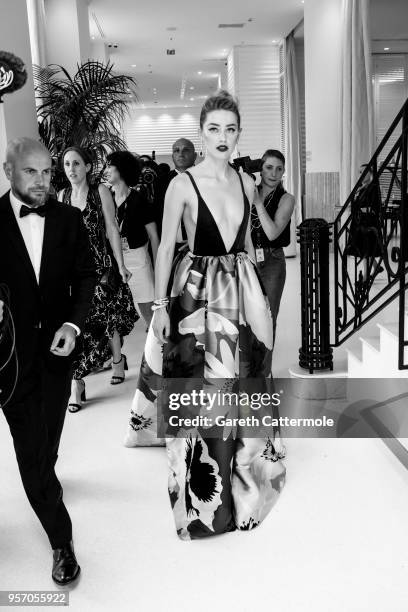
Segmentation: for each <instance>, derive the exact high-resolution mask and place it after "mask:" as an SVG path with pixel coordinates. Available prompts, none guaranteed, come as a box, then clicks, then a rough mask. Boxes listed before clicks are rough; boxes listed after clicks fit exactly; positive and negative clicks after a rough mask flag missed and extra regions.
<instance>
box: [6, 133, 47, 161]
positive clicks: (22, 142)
mask: <svg viewBox="0 0 408 612" xmlns="http://www.w3.org/2000/svg"><path fill="white" fill-rule="evenodd" d="M29 153H40V154H43V155H47V156H48V157H49V158H50V160H51V155H50V153H49V151H48V149H47V147H45V146H44V145H43V144H42V143H41V142H38V140H34V138H27V137H25V136H23V137H21V138H14V139H13V140H10V141H9V142H8V144H7V149H6V164H7V163H9V164H14V163H15V161H16V159H19V158H22V157H23V156H25V155H27V154H29Z"/></svg>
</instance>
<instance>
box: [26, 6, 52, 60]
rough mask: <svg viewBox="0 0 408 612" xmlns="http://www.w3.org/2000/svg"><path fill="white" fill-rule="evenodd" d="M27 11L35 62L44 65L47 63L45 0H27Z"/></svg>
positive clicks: (32, 53) (32, 55) (32, 54)
mask: <svg viewBox="0 0 408 612" xmlns="http://www.w3.org/2000/svg"><path fill="white" fill-rule="evenodd" d="M27 12H28V25H29V30H30V45H31V57H32V60H33V64H37V65H38V66H43V67H44V66H46V65H47V50H46V44H45V41H46V31H45V7H44V0H27Z"/></svg>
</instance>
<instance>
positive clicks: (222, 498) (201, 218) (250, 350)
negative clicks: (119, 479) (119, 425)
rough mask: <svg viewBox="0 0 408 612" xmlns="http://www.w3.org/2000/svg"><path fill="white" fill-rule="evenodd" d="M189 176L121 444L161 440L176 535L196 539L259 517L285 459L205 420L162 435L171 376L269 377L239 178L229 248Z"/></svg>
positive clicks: (267, 323) (212, 379)
mask: <svg viewBox="0 0 408 612" xmlns="http://www.w3.org/2000/svg"><path fill="white" fill-rule="evenodd" d="M186 175H187V176H188V177H189V179H190V180H191V183H192V185H193V187H194V190H195V192H196V195H197V200H198V209H197V225H196V232H195V238H194V246H193V251H192V252H191V251H190V250H187V248H186V251H185V252H181V253H180V254H179V255H178V257H177V258H176V259H175V261H174V263H173V267H172V273H171V275H170V280H169V290H168V295H170V304H169V317H170V335H169V338H168V341H167V342H166V343H165V344H164V345H161V344H160V343H159V341H158V340H157V338H156V337H155V336H154V333H153V330H152V328H151V326H150V328H149V332H148V336H147V340H146V345H145V350H144V354H143V357H142V363H141V368H140V375H139V379H138V384H137V389H136V393H135V396H134V400H133V404H132V408H131V415H130V423H129V428H128V432H127V435H126V438H125V445H126V446H157V445H163V444H164V443H165V444H166V449H167V457H168V466H169V477H168V489H169V495H170V501H171V506H172V509H173V514H174V519H175V523H176V529H177V533H178V535H179V537H180V538H182V539H197V538H202V537H207V536H212V535H215V534H219V533H224V532H227V531H233V530H235V529H241V530H248V529H252V528H253V527H255V526H256V525H258V524H259V523H260V522H261V521H262V520H263V519H264V518H265V516H266V515H267V514H268V512H269V511H270V509H271V508H272V506H273V505H274V503H275V501H276V500H277V498H278V497H279V493H280V491H281V489H282V488H283V485H284V482H285V467H284V465H283V463H282V461H281V459H282V457H283V454H284V453H283V451H282V449H281V448H280V446H279V447H278V446H277V445H276V444H275V441H274V439H273V438H271V437H270V436H268V437H245V438H241V437H237V436H236V435H234V432H233V431H229V430H228V429H225V430H224V432H223V434H222V436H221V437H220V436H218V437H207V436H206V429H205V428H203V429H199V431H198V432H197V431H195V433H194V435H189V434H188V432H187V433H186V434H185V437H164V438H163V437H160V436H158V433H157V432H158V424H159V425H160V418H161V414H162V412H161V410H159V411H158V409H157V407H158V405H160V403H161V402H162V400H163V397H168V393H167V395H165V394H164V395H163V389H166V391H168V388H169V386H170V387H171V385H172V384H173V383H176V384H177V382H179V381H184V382H185V383H186V385H187V386H188V384H189V381H190V380H194V381H205V383H206V384H207V385H208V384H210V385H211V384H212V383H214V384H215V385H216V384H217V383H218V382H219V381H228V380H231V381H232V380H235V381H236V380H239V381H241V382H242V381H243V380H245V379H248V380H249V379H251V380H252V381H253V380H254V379H256V381H257V384H258V382H259V389H261V388H263V385H264V382H265V381H266V380H267V379H270V377H271V359H272V346H273V331H272V329H273V328H272V321H271V314H270V309H269V302H268V299H267V297H266V295H265V292H264V290H263V287H262V284H261V283H260V280H259V275H258V272H257V269H256V266H255V264H254V263H253V262H252V261H251V259H250V257H249V256H248V254H247V253H246V251H245V235H246V231H247V227H248V221H249V213H250V206H249V202H248V199H247V196H246V193H245V190H244V186H243V183H242V179H241V176H240V175H239V174H238V176H239V180H240V184H241V190H242V198H243V204H244V206H243V216H242V221H241V223H240V225H239V227H238V230H237V233H236V238H235V240H234V242H233V244H232V246H231V247H230V249H229V250H228V251H227V249H226V247H225V244H224V240H223V238H222V235H221V233H220V230H219V228H218V226H217V223H216V222H215V219H214V217H213V215H212V213H211V211H210V209H209V207H208V206H207V204H206V202H205V201H204V199H203V198H202V196H201V193H200V191H199V189H198V186H197V184H196V181H195V180H194V178H193V176H192V175H191V174H190V173H189V172H188V171H187V172H186ZM158 414H159V423H158ZM159 429H160V428H159ZM162 435H163V434H162ZM164 436H165V434H164Z"/></svg>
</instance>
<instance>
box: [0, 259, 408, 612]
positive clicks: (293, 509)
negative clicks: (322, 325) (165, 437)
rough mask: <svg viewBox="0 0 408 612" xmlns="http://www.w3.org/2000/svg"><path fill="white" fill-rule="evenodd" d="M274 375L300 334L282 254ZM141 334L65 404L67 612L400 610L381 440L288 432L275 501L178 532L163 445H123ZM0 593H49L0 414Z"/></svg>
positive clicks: (390, 474) (396, 526)
mask: <svg viewBox="0 0 408 612" xmlns="http://www.w3.org/2000/svg"><path fill="white" fill-rule="evenodd" d="M287 263H288V278H287V286H286V289H285V293H284V298H283V303H282V307H281V313H280V316H279V317H280V318H279V321H278V339H277V343H276V345H275V355H274V372H275V375H277V376H283V375H285V373H287V368H288V367H289V366H290V365H293V364H294V363H296V361H297V359H298V348H299V345H300V325H299V321H300V295H299V287H300V285H299V271H298V269H299V260H298V259H297V260H295V259H291V260H288V262H287ZM144 338H145V332H144V329H143V325H142V324H141V322H139V323H138V324H137V326H136V329H135V331H134V332H133V334H132V336H131V337H130V338H129V339H128V340H127V342H126V346H125V352H126V353H127V355H128V359H129V362H130V371H129V373H128V376H127V379H126V382H125V384H123V385H120V386H118V387H112V386H111V385H109V377H110V373H109V372H105V373H100V374H97V375H93V376H90V377H89V378H88V380H87V391H88V395H89V398H90V400H89V402H87V405H86V408H84V409H83V410H82V411H81V412H79V413H78V414H74V415H72V414H68V415H67V419H66V424H65V429H64V434H63V441H62V445H61V452H60V460H59V463H58V473H59V476H60V478H61V481H62V483H63V487H64V493H65V500H66V503H67V506H68V508H69V511H70V513H71V516H72V519H73V523H74V534H75V547H76V551H77V556H78V559H79V561H80V564H81V566H82V577H81V579H80V581H79V583H78V584H77V585H76V587H75V588H74V589H72V590H71V592H70V609H71V610H73V611H75V612H84V611H85V612H88V611H89V612H91V611H93V610H95V611H101V612H103V611H105V610H106V611H112V610H120V611H121V612H122V611H123V612H125V611H127V610H129V611H130V610H140V611H142V612H150V611H153V610H155V611H159V612H162V611H163V612H164V611H165V612H176V611H177V612H179V611H180V612H181V611H186V612H187V611H189V612H190V611H194V612H221V611H222V612H223V611H224V610H234V612H255V611H257V610H272V611H285V612H291V611H295V612H309V611H311V612H312V611H313V612H320V611H321V612H337V611H338V612H363V611H367V612H368V611H370V612H382V611H385V610H391V611H392V612H406V610H407V609H408V589H407V588H406V584H407V577H408V561H407V558H408V556H407V552H408V521H407V518H406V517H407V508H408V472H407V471H406V470H405V468H404V467H403V466H402V464H401V463H400V462H399V461H398V460H397V459H396V458H395V456H394V455H393V454H392V453H391V452H390V451H389V450H388V449H387V448H386V446H385V445H384V443H383V442H382V441H381V440H369V439H365V440H344V439H342V440H336V439H319V440H317V439H309V440H308V439H303V440H299V439H290V440H288V441H287V448H288V457H287V460H286V465H287V474H288V478H287V484H286V487H285V489H284V491H283V493H282V496H281V499H280V500H279V501H278V503H277V505H276V506H275V508H274V509H273V511H272V512H271V514H270V515H269V517H267V519H266V520H265V521H264V523H263V524H262V525H261V526H260V527H259V528H258V529H256V530H254V531H252V532H234V533H231V534H227V535H225V536H219V537H215V538H210V539H208V540H203V541H193V542H183V541H180V540H179V539H178V538H177V536H176V534H175V530H174V525H173V518H172V513H171V510H170V505H169V501H168V496H167V491H166V484H167V468H166V458H165V454H164V450H163V449H160V448H156V449H148V448H145V449H127V448H124V447H123V446H122V439H123V436H124V433H125V430H126V425H127V418H128V411H129V404H130V400H131V397H132V394H133V391H134V388H135V384H136V377H137V372H138V364H139V361H140V356H141V352H142V349H143V342H144ZM0 465H1V468H0V471H1V482H2V486H1V504H0V590H20V589H23V590H54V589H55V585H54V584H53V582H52V580H51V577H50V570H51V554H50V550H49V548H48V542H47V539H46V537H45V535H44V534H43V532H42V529H41V527H40V524H39V523H38V521H37V519H36V517H35V516H34V515H33V513H32V510H31V508H30V507H29V505H28V502H27V501H26V499H25V495H24V492H23V489H22V486H21V483H20V479H19V474H18V470H17V466H16V461H15V457H14V452H13V447H12V443H11V439H10V435H9V432H8V429H7V426H6V423H5V421H4V419H0Z"/></svg>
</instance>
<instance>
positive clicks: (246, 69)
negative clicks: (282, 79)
mask: <svg viewBox="0 0 408 612" xmlns="http://www.w3.org/2000/svg"><path fill="white" fill-rule="evenodd" d="M228 86H229V89H230V90H231V92H232V93H234V94H235V95H236V96H237V97H238V100H239V103H240V112H241V122H242V134H241V136H240V139H239V143H238V150H239V153H240V155H241V156H243V155H250V156H251V157H252V158H258V157H260V156H261V155H262V154H263V152H264V151H265V150H266V149H271V148H273V149H280V148H281V146H282V142H281V140H282V137H281V127H282V126H281V109H280V83H279V47H278V45H270V46H258V45H253V46H236V47H234V49H233V50H232V52H231V53H230V55H229V57H228Z"/></svg>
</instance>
